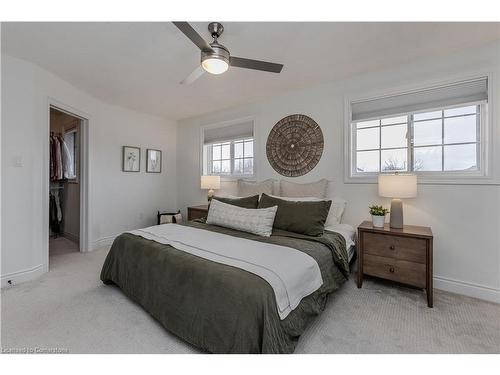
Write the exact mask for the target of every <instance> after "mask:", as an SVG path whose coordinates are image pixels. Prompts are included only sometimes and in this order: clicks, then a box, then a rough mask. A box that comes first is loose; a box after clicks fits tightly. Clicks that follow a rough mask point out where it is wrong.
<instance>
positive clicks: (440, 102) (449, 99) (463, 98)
mask: <svg viewBox="0 0 500 375" xmlns="http://www.w3.org/2000/svg"><path fill="white" fill-rule="evenodd" d="M487 101H488V78H486V77H484V78H479V79H474V80H469V81H462V82H457V83H454V84H450V85H447V86H439V87H433V88H429V89H425V90H419V91H413V92H409V93H405V94H400V95H393V96H386V97H381V98H376V99H369V100H363V101H356V102H352V103H351V116H352V117H351V119H352V121H356V122H357V121H363V120H369V119H374V118H381V117H387V116H394V115H402V114H407V113H412V112H419V111H425V110H431V109H436V108H443V107H449V106H453V105H457V104H465V103H481V102H487Z"/></svg>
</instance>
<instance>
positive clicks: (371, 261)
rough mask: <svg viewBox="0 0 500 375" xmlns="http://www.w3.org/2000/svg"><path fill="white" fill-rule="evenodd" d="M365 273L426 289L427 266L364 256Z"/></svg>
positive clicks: (374, 256)
mask: <svg viewBox="0 0 500 375" xmlns="http://www.w3.org/2000/svg"><path fill="white" fill-rule="evenodd" d="M363 272H364V273H365V274H367V275H371V276H377V277H381V278H384V279H389V280H393V281H397V282H400V283H403V284H410V285H414V286H416V287H419V288H425V278H426V270H425V264H421V263H415V262H408V261H405V260H398V259H394V258H387V257H381V256H377V255H370V254H364V258H363Z"/></svg>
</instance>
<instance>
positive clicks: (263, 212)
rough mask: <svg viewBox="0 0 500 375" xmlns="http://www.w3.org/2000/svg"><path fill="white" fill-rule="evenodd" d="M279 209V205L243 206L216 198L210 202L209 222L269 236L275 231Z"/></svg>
mask: <svg viewBox="0 0 500 375" xmlns="http://www.w3.org/2000/svg"><path fill="white" fill-rule="evenodd" d="M277 210H278V206H273V207H268V208H242V207H237V206H233V205H232V204H227V203H223V202H220V201H218V200H216V199H214V200H212V201H211V202H210V208H209V210H208V217H207V224H214V225H219V226H221V227H226V228H232V229H237V230H241V231H243V232H249V233H253V234H257V235H259V236H263V237H269V236H270V235H271V233H272V231H273V223H274V217H275V216H276V211H277Z"/></svg>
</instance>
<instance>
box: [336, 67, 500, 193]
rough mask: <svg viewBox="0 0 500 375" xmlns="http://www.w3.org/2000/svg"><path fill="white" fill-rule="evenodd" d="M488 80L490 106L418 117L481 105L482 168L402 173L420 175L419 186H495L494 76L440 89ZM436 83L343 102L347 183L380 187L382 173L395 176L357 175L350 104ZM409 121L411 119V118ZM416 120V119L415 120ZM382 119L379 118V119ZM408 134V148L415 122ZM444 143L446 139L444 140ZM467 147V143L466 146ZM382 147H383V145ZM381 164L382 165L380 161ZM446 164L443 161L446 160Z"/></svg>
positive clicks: (410, 160)
mask: <svg viewBox="0 0 500 375" xmlns="http://www.w3.org/2000/svg"><path fill="white" fill-rule="evenodd" d="M485 76H486V77H487V79H488V103H478V102H470V103H462V104H458V105H454V106H448V107H439V106H438V107H437V108H428V109H426V110H425V111H418V112H415V113H422V112H431V111H433V110H443V109H451V108H458V107H464V106H467V105H480V107H481V108H480V115H479V122H480V123H479V127H478V130H477V131H478V133H479V134H478V136H479V141H478V142H477V144H478V145H479V147H476V153H477V154H478V158H477V161H478V165H479V168H478V169H477V170H475V171H413V170H408V171H406V172H402V173H415V174H417V175H418V182H419V183H420V184H471V185H474V184H491V183H495V181H494V178H495V176H493V175H492V173H491V171H492V168H491V164H492V153H491V142H492V131H493V125H492V124H493V113H494V112H493V110H494V108H492V103H495V101H494V94H493V87H494V84H495V81H494V80H493V79H492V75H491V74H490V73H483V74H480V75H477V76H472V77H467V78H464V77H460V78H455V79H453V80H449V81H447V82H440V83H438V85H442V86H446V85H450V84H453V83H454V82H457V81H461V80H465V79H478V78H481V77H485ZM435 85H436V83H435V82H434V83H426V84H424V85H421V86H418V87H411V88H406V89H404V90H403V89H402V90H399V91H391V92H387V91H386V92H378V93H376V94H375V95H371V96H368V97H366V96H364V97H347V96H346V97H345V102H344V144H343V146H344V182H345V183H377V177H378V175H379V174H380V173H394V172H392V171H388V172H364V173H363V172H357V171H356V164H355V163H356V156H355V154H356V136H355V135H354V136H353V133H355V127H354V126H352V122H351V118H352V113H351V104H352V103H354V102H357V101H361V100H370V99H377V98H380V97H384V96H389V95H391V96H392V95H402V94H405V93H408V92H411V91H418V90H425V89H426V88H428V87H433V86H435ZM404 115H408V116H409V115H410V113H402V114H394V115H390V116H387V117H388V118H390V117H397V116H404ZM409 117H410V116H409ZM412 117H413V116H412ZM380 118H382V117H379V119H380ZM369 120H370V119H364V120H363V121H369ZM408 131H410V132H411V136H410V137H408V143H407V144H408V146H410V145H409V142H410V141H411V140H412V139H413V118H412V119H411V120H410V119H408ZM442 142H444V139H442ZM464 143H468V142H464ZM380 146H381V145H380ZM412 149H413V145H411V147H408V148H407V150H408V159H407V160H408V166H412V168H413V151H412ZM380 162H381V161H380ZM443 162H444V157H443Z"/></svg>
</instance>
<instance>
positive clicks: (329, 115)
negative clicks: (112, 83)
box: [177, 44, 500, 302]
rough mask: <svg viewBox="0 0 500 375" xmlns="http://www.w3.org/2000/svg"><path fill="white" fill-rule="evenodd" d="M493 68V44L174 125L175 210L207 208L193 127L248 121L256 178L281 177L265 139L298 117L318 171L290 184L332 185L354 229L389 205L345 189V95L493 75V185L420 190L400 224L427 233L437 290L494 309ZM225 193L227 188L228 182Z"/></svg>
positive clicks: (498, 226) (498, 198)
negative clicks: (314, 135)
mask: <svg viewBox="0 0 500 375" xmlns="http://www.w3.org/2000/svg"><path fill="white" fill-rule="evenodd" d="M499 66H500V47H499V45H498V44H494V45H490V46H485V47H483V48H480V49H476V50H470V51H463V52H460V53H457V54H455V55H452V56H447V57H437V58H435V59H432V60H426V61H421V62H414V63H412V64H409V65H406V66H401V67H399V68H397V69H391V70H387V71H381V72H377V73H373V74H369V75H365V76H360V77H357V78H355V79H350V80H345V81H341V82H335V83H330V84H324V85H322V86H320V87H316V88H313V89H307V90H301V91H296V92H291V93H288V94H286V95H282V96H278V97H274V98H272V99H265V100H262V101H259V102H255V103H251V104H246V105H241V106H238V107H236V108H231V109H227V110H223V111H219V112H216V113H212V114H208V115H204V116H200V117H196V118H192V119H186V120H183V121H180V122H179V126H178V130H177V150H178V153H177V170H178V171H182V173H179V175H178V179H177V184H178V185H177V188H178V203H179V206H180V207H181V208H185V207H186V206H189V205H193V204H201V203H204V202H205V201H206V192H204V191H201V190H200V189H199V184H200V181H199V171H200V165H199V163H200V162H199V160H200V156H199V151H200V150H199V144H200V139H199V137H200V130H199V127H200V126H202V125H206V124H213V123H218V122H222V121H229V120H234V119H238V118H243V117H247V116H253V117H255V124H256V134H255V138H256V142H255V144H256V153H257V154H258V159H257V160H256V167H257V169H256V173H257V179H258V180H263V179H266V178H271V177H273V178H280V176H279V175H277V173H276V172H275V171H274V170H273V169H272V167H271V166H270V164H269V163H268V162H267V159H266V156H265V144H266V139H267V136H268V134H269V131H270V130H271V128H272V127H273V125H274V124H275V123H276V122H277V121H279V120H280V119H281V118H283V117H285V116H287V115H289V114H294V113H304V114H307V115H309V116H311V117H312V118H313V119H314V120H315V121H316V122H317V123H318V124H319V125H320V126H321V128H322V130H323V135H324V137H325V147H324V152H323V156H322V158H321V161H320V162H319V164H318V165H317V166H316V167H315V168H314V169H313V170H312V171H311V172H310V173H309V174H307V175H306V176H302V177H300V178H297V179H296V180H297V181H299V182H301V181H313V180H317V179H319V178H323V177H326V178H328V179H330V180H331V181H333V184H332V187H333V190H334V193H335V195H339V196H342V197H343V198H345V199H347V200H348V202H349V204H348V208H347V212H346V214H345V217H344V221H345V222H347V223H349V224H352V225H354V226H356V225H357V224H359V223H360V222H361V221H362V220H364V219H369V215H368V209H367V207H368V205H369V204H370V203H375V202H380V203H383V204H385V205H389V200H388V199H383V198H380V197H378V195H377V185H376V184H346V183H344V181H343V176H344V173H343V147H344V145H343V143H344V142H343V126H344V125H343V124H344V100H345V96H346V95H348V96H350V95H364V94H367V93H369V92H372V91H379V90H392V89H398V88H402V87H405V86H411V85H415V84H421V83H423V82H426V81H429V82H430V81H436V80H443V81H445V80H447V79H450V78H451V79H453V78H456V77H459V76H464V75H465V76H469V75H471V74H477V72H478V71H480V70H483V69H484V70H487V71H490V72H493V73H494V81H493V82H491V84H493V85H494V87H493V91H494V94H495V96H494V97H493V98H491V100H490V110H491V109H492V110H493V113H492V115H493V116H494V117H493V120H494V121H493V122H494V133H493V135H494V141H495V142H494V143H495V144H494V154H493V158H494V164H493V168H494V172H495V181H496V183H497V185H419V189H418V197H417V198H416V199H408V200H405V220H406V223H411V224H416V225H427V226H431V227H432V230H433V232H434V236H435V243H434V276H435V287H436V288H439V289H444V290H448V291H454V292H459V293H463V294H467V295H471V296H476V297H479V298H485V299H489V300H493V301H497V302H500V234H499V233H500V219H499V218H500V215H499V212H500V186H498V182H500V178H499V177H500V171H499V169H500V160H499V159H500V153H499V151H500V140H499V139H500V126H499V124H498V116H495V113H494V112H498V110H497V107H500V103H499V95H498V93H499V80H498V74H499ZM285 69H286V67H285ZM269 79H272V77H270V78H269ZM490 112H492V111H490ZM224 187H225V188H226V189H229V188H230V187H231V183H230V182H228V183H226V184H225V185H223V188H224Z"/></svg>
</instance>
